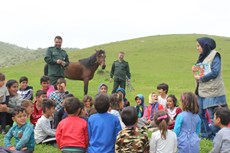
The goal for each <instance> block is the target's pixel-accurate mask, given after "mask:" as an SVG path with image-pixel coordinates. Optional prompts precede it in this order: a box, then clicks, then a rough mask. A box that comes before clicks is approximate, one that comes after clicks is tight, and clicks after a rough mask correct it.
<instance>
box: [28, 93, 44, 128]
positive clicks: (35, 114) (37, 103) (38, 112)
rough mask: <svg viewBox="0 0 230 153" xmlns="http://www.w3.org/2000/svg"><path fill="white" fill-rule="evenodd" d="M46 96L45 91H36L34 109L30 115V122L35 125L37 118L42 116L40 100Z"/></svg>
mask: <svg viewBox="0 0 230 153" xmlns="http://www.w3.org/2000/svg"><path fill="white" fill-rule="evenodd" d="M44 98H47V96H46V91H44V90H38V91H37V92H36V97H35V102H34V111H33V113H32V114H31V116H30V122H31V123H32V124H33V125H34V126H35V125H36V123H37V121H38V119H39V118H40V117H41V116H42V100H43V99H44Z"/></svg>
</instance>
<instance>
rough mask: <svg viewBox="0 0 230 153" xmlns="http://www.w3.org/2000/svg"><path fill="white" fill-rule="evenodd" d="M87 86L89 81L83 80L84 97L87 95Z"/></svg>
mask: <svg viewBox="0 0 230 153" xmlns="http://www.w3.org/2000/svg"><path fill="white" fill-rule="evenodd" d="M88 84H89V80H88V79H87V80H84V95H87V93H88Z"/></svg>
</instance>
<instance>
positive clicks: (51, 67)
mask: <svg viewBox="0 0 230 153" xmlns="http://www.w3.org/2000/svg"><path fill="white" fill-rule="evenodd" d="M61 45H62V37H61V36H56V37H55V38H54V47H49V48H48V49H47V51H46V54H45V58H44V60H45V62H46V63H47V65H48V76H49V79H50V84H52V85H53V86H55V85H56V82H57V80H58V79H59V78H64V68H65V67H66V66H68V64H69V58H68V55H67V53H66V51H65V50H63V49H61Z"/></svg>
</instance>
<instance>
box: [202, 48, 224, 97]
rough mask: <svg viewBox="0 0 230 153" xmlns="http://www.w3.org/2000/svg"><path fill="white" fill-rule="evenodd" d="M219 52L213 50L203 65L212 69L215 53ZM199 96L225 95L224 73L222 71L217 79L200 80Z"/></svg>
mask: <svg viewBox="0 0 230 153" xmlns="http://www.w3.org/2000/svg"><path fill="white" fill-rule="evenodd" d="M217 53H218V52H217V51H215V50H212V51H211V53H210V54H209V55H208V56H207V57H206V58H205V59H204V61H203V62H202V64H203V65H206V69H209V71H211V66H212V62H213V59H214V57H215V55H216V54H217ZM198 92H199V96H201V97H210V98H211V97H218V96H223V95H225V88H224V81H223V79H222V73H221V70H220V73H219V74H218V76H217V77H216V78H215V79H211V80H209V81H208V82H202V81H200V82H199V89H198Z"/></svg>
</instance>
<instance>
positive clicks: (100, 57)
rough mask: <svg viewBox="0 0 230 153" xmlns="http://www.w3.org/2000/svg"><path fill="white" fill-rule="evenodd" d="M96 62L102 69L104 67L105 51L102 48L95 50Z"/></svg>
mask: <svg viewBox="0 0 230 153" xmlns="http://www.w3.org/2000/svg"><path fill="white" fill-rule="evenodd" d="M96 56H97V61H96V62H97V63H98V64H99V65H100V66H101V68H102V69H105V67H106V65H105V57H106V56H105V51H104V50H96Z"/></svg>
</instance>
